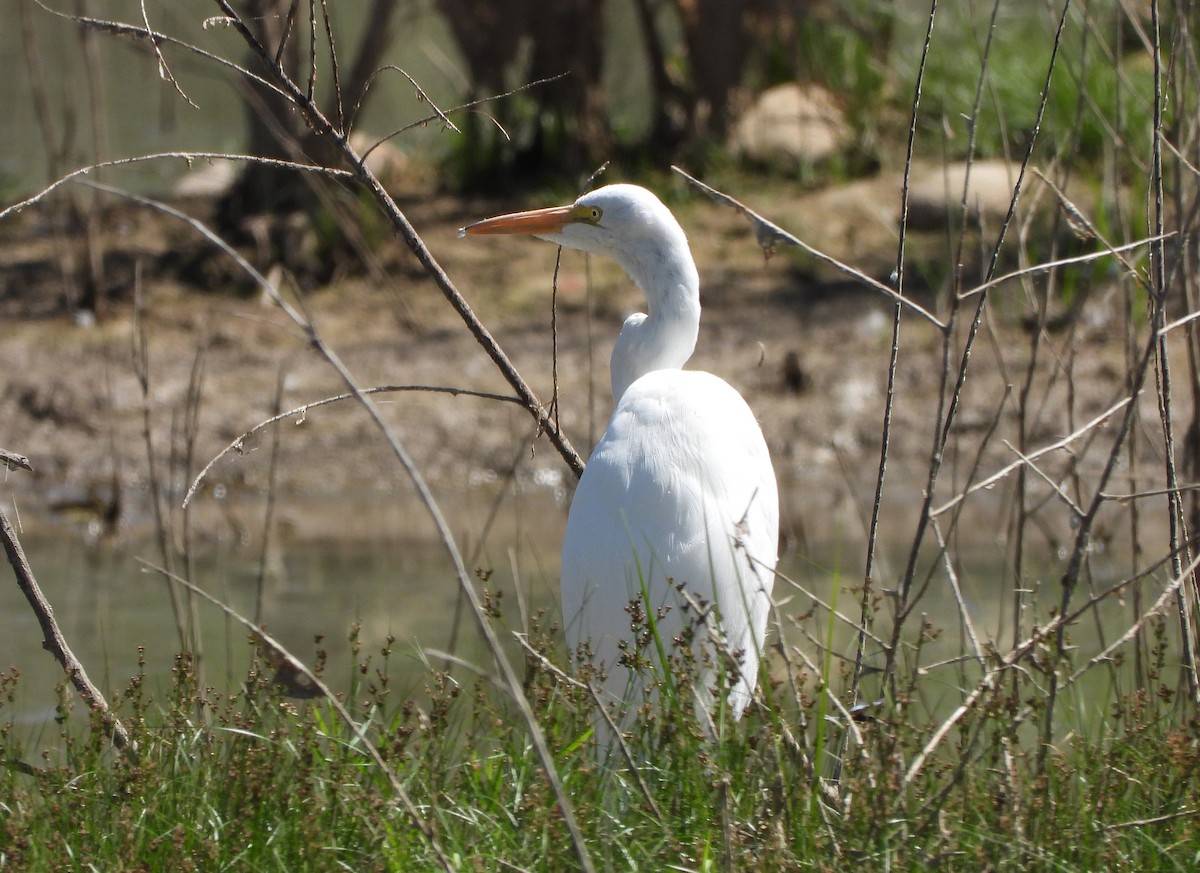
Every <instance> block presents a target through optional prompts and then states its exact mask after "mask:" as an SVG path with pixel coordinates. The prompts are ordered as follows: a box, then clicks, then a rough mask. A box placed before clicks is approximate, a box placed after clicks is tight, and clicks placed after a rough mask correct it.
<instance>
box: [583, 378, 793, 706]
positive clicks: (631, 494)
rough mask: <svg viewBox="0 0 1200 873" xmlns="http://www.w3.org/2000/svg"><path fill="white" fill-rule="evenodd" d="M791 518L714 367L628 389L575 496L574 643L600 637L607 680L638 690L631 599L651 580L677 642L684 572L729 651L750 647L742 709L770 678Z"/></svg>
mask: <svg viewBox="0 0 1200 873" xmlns="http://www.w3.org/2000/svg"><path fill="white" fill-rule="evenodd" d="M778 531H779V498H778V494H777V491H776V484H775V475H774V471H773V469H772V467H771V460H770V457H769V455H768V453H767V446H766V442H765V440H764V439H763V435H762V430H761V429H760V428H759V426H758V422H757V421H756V420H755V418H754V414H753V413H752V412H751V411H750V408H749V407H748V406H747V405H746V402H745V401H744V400H743V399H742V397H741V395H740V394H738V393H737V391H735V390H734V389H733V388H732V387H730V386H729V385H728V384H727V383H726V382H724V381H722V380H721V379H719V378H717V377H716V376H713V375H711V374H709V373H702V372H693V371H684V370H659V371H655V372H652V373H648V374H646V375H645V376H643V377H641V378H640V379H638V380H637V381H636V382H634V383H633V385H631V386H630V388H629V389H628V390H627V391H626V392H625V393H624V395H623V396H622V397H621V400H620V402H619V403H618V405H617V407H616V409H615V410H614V412H613V416H612V419H611V420H610V422H609V426H608V429H607V430H606V431H605V433H604V436H603V438H602V439H601V440H600V443H599V444H598V445H597V446H596V450H595V451H594V452H593V454H592V457H591V459H590V460H589V461H588V465H587V469H586V470H585V471H584V474H583V478H582V479H581V480H580V483H579V488H578V490H577V491H576V493H575V499H574V501H573V503H572V505H571V511H570V516H569V518H568V521H567V532H566V537H565V539H564V541H563V555H562V561H563V567H562V601H563V619H564V623H565V627H566V635H567V641H568V643H569V644H570V646H571V649H572V652H574V651H576V650H577V649H578V647H579V645H580V644H581V643H584V642H587V643H588V644H589V645H590V648H591V651H592V653H593V656H594V661H595V663H597V664H598V665H603V668H604V669H605V670H606V671H607V673H608V679H607V681H606V682H605V683H604V690H605V692H606V693H607V694H608V695H610V696H612V697H615V698H617V699H625V700H628V699H631V689H629V688H628V685H629V679H630V676H629V672H628V671H627V670H625V669H624V668H622V667H621V666H620V665H619V664H618V658H619V656H620V649H619V646H618V643H619V642H620V641H628V640H629V639H630V636H631V633H630V616H629V613H628V607H629V603H630V601H631V600H642V599H643V598H642V594H643V590H644V593H645V595H646V600H647V601H648V605H649V606H650V607H652V608H654V609H655V610H658V609H659V607H664V606H666V607H670V609H669V611H668V612H667V613H666V615H665V617H664V618H663V619H662V620H661V621H660V622H659V625H658V632H659V638H660V639H661V640H662V641H663V643H664V645H665V646H666V647H668V648H670V646H671V641H672V638H673V637H675V636H676V635H677V634H678V633H679V632H680V630H681V629H682V624H683V614H682V613H683V610H682V608H681V606H680V604H681V602H682V598H681V597H680V596H679V595H678V594H677V593H676V591H675V586H676V585H683V586H685V587H686V589H687V590H689V591H690V592H691V593H692V594H693V595H695V596H696V597H697V598H701V599H704V600H707V601H709V602H710V603H711V602H715V603H716V604H717V607H718V609H719V614H720V616H721V629H722V631H723V633H724V636H725V639H726V641H727V643H728V647H729V650H730V651H732V652H740V653H742V658H743V660H742V678H741V680H740V681H739V683H738V685H737V686H736V687H735V688H734V690H733V692H732V693H731V695H730V704H731V706H732V708H733V711H734V714H735V715H738V716H740V715H741V713H742V711H743V710H744V709H745V707H746V705H747V703H748V702H749V700H750V695H751V693H752V692H753V690H754V684H755V682H756V680H757V673H758V661H759V655H760V653H761V651H762V646H763V639H764V636H765V631H766V622H767V614H768V611H769V608H770V592H771V586H772V583H773V582H774V569H775V562H776V557H777V552H776V550H777V541H778ZM647 654H648V655H653V646H651V651H650V652H648V653H647ZM703 678H704V679H705V685H706V686H707V685H711V684H712V682H711V680H712V676H708V677H703ZM632 691H634V693H636V690H632ZM703 692H704V689H700V693H701V698H702V699H703V698H704V696H705V695H704V693H703Z"/></svg>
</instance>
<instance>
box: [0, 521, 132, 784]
mask: <svg viewBox="0 0 1200 873" xmlns="http://www.w3.org/2000/svg"><path fill="white" fill-rule="evenodd" d="M0 540H3V541H4V551H5V552H6V553H7V554H8V563H9V564H11V565H12V568H13V572H14V573H15V574H16V577H17V586H18V587H19V588H20V589H21V593H22V594H24V595H25V599H26V600H27V601H29V606H30V608H32V609H33V614H34V616H36V617H37V620H38V624H39V625H41V627H42V648H44V649H45V650H46V651H48V652H49V653H50V654H52V655H53V656H54V659H55V660H56V661H58V663H59V664H61V665H62V668H63V670H64V671H65V672H66V674H67V678H68V679H70V680H71V684H72V685H74V686H75V690H76V691H78V692H79V693H80V695H81V696H82V697H83V699H84V700H85V701H86V702H87V705H88V707H89V708H90V709H91V710H92V712H94V713H96V714H97V715H98V716H99V717H100V720H101V722H102V723H103V724H104V727H105V729H106V730H107V731H109V732H110V733H109V735H110V736H111V737H112V742H113V745H114V746H116V747H117V748H118V749H120V750H121V751H122V752H124V753H125V754H126V755H128V756H129V757H130V758H131V759H132V760H134V761H136V760H137V746H136V744H134V743H133V742H131V741H130V739H129V732H128V731H126V730H125V725H124V724H122V723H121V720H120V719H119V718H117V717H116V716H115V715H113V713H112V710H110V709H109V706H108V701H106V700H105V699H104V694H103V693H102V692H101V691H100V689H99V688H97V687H96V686H95V684H93V682H92V680H91V679H89V678H88V675H87V671H86V670H84V668H83V664H82V663H80V661H79V659H78V658H77V657H75V653H74V652H73V651H71V646H70V645H69V644H68V643H67V638H66V637H65V636H63V632H62V629H61V628H60V627H59V626H58V622H57V621H55V619H54V610H53V608H51V606H50V601H48V600H47V599H46V595H45V594H43V593H42V589H41V586H39V585H38V583H37V579H36V578H34V575H33V569H32V568H31V567H30V566H29V561H28V560H27V559H26V558H25V550H24V549H22V548H21V541H20V540H19V539H17V532H16V531H15V530H13V527H12V525H11V524H9V521H8V516H6V515H5V514H4V510H3V509H0Z"/></svg>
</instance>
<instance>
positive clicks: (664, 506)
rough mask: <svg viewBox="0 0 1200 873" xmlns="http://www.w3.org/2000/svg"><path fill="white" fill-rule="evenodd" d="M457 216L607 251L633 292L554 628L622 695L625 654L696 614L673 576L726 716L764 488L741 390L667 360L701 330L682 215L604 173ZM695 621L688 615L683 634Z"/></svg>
mask: <svg viewBox="0 0 1200 873" xmlns="http://www.w3.org/2000/svg"><path fill="white" fill-rule="evenodd" d="M463 230H464V231H465V232H466V233H468V234H498V233H505V234H532V235H534V236H536V237H539V238H540V239H545V240H549V241H550V242H554V243H558V244H559V245H561V246H566V247H567V248H571V249H579V250H581V251H585V252H594V253H596V254H601V255H607V256H609V257H611V258H613V259H614V260H615V261H617V263H618V264H620V265H621V266H622V267H623V268H624V269H625V271H626V272H627V273H628V274H629V276H630V277H631V278H632V279H633V281H634V282H635V283H636V284H637V286H638V287H639V288H640V289H641V290H642V293H643V294H645V296H646V303H647V310H648V311H647V312H646V313H636V314H634V315H631V316H629V317H628V318H627V319H626V320H625V324H624V326H623V327H622V328H621V333H620V335H619V336H618V337H617V341H616V345H615V347H614V348H613V352H612V393H613V400H614V401H615V403H616V407H615V409H614V410H613V414H612V418H611V419H610V420H609V423H608V428H607V429H606V430H605V432H604V436H603V437H601V439H600V442H599V443H598V444H597V446H596V448H595V451H594V452H593V453H592V456H591V458H590V459H589V460H588V464H587V468H586V469H585V470H584V473H583V477H582V478H581V479H580V481H579V487H578V489H577V490H576V492H575V498H574V500H573V501H572V503H571V509H570V514H569V516H568V519H567V531H566V536H565V538H564V539H563V547H562V609H563V621H564V627H565V630H566V636H567V642H568V643H569V645H570V647H571V651H572V653H575V654H578V653H579V652H581V651H587V650H589V649H590V652H591V654H592V656H593V658H594V662H595V664H596V665H597V666H598V668H599V672H600V675H601V676H606V678H605V679H604V682H603V692H602V693H603V694H604V696H605V698H606V700H613V699H615V700H617V701H621V702H627V703H630V702H636V701H637V700H638V699H639V698H640V695H641V689H640V688H638V687H637V685H636V681H637V680H636V679H635V676H636V671H633V670H631V666H632V665H633V664H635V663H636V662H637V661H638V660H639V659H640V658H642V657H647V656H648V657H650V658H651V659H652V660H655V661H658V660H659V659H660V658H661V657H662V656H663V655H666V656H667V657H671V654H672V648H673V647H678V646H679V645H680V644H681V642H680V636H681V634H683V632H684V629H685V624H686V623H687V622H688V621H696V620H697V618H696V614H695V611H694V610H692V611H691V612H690V618H686V619H685V613H688V612H689V610H688V609H687V608H685V607H686V595H684V594H683V593H682V592H683V591H687V592H689V593H690V595H691V596H692V601H691V602H692V603H697V602H701V603H708V604H710V605H715V606H716V610H717V612H716V616H718V617H719V633H720V634H721V635H722V636H723V639H724V642H725V647H724V648H725V651H726V652H728V653H732V654H733V655H735V656H736V658H738V659H740V663H739V665H738V668H737V669H736V670H735V671H733V675H734V676H735V677H736V681H734V682H733V683H732V685H731V688H730V693H729V697H728V702H729V712H730V713H731V714H732V715H733V716H734V717H735V718H737V717H740V716H741V714H742V712H743V711H744V710H745V708H746V706H747V704H748V703H749V701H750V697H751V695H752V694H753V691H754V685H755V682H756V681H757V678H758V662H759V656H760V653H761V652H762V648H763V639H764V636H765V633H766V625H767V614H768V611H769V608H770V594H771V586H772V583H773V582H774V571H775V562H776V558H777V540H778V533H779V498H778V493H777V488H776V482H775V473H774V470H773V469H772V466H771V459H770V456H769V454H768V452H767V444H766V441H765V440H764V439H763V434H762V430H761V428H759V426H758V422H757V421H756V420H755V417H754V414H753V413H752V412H751V411H750V407H749V406H747V405H746V401H745V400H743V399H742V397H741V395H740V394H738V392H737V391H736V390H734V389H733V388H732V387H731V386H730V385H729V384H728V383H726V382H725V381H723V380H721V379H719V378H718V377H716V376H714V375H712V374H711V373H703V372H695V371H687V370H683V369H681V368H682V367H683V365H684V364H685V363H687V360H688V358H690V357H691V356H692V351H693V350H694V349H695V346H696V338H697V335H698V333H699V329H700V280H699V276H698V275H697V272H696V265H695V262H694V261H693V260H692V255H691V251H690V250H689V248H688V243H687V238H686V236H685V235H684V232H683V229H682V228H681V227H680V226H679V223H678V222H677V221H676V220H675V217H674V216H673V215H672V214H671V212H670V210H669V209H667V207H666V206H664V205H663V204H662V202H661V201H660V200H659V199H658V198H657V197H655V196H654V195H653V194H652V193H650V192H649V191H647V190H646V189H644V188H640V187H638V186H636V185H609V186H606V187H604V188H599V189H597V190H595V191H591V192H589V193H588V194H585V195H583V196H582V197H580V198H579V199H578V200H576V201H575V202H574V203H573V204H571V205H569V206H559V207H552V208H548V209H535V210H532V211H529V212H518V213H513V214H510V215H501V216H497V217H496V218H489V219H485V220H483V221H479V222H476V223H474V224H472V225H469V226H468V227H466V228H464V229H463ZM639 614H640V615H642V616H644V618H642V620H641V627H640V631H641V634H640V635H641V640H640V642H639V641H637V640H633V639H631V637H634V636H635V633H634V631H633V630H631V616H634V615H639ZM709 620H710V621H711V616H710V619H709ZM706 635H707V632H706V631H705V630H704V629H703V628H700V629H699V633H698V634H697V635H696V638H697V640H698V639H699V638H702V637H704V636H706ZM581 646H582V647H585V648H582V649H581ZM639 646H642V647H644V649H640V648H639ZM708 650H709V652H710V653H711V652H713V647H712V646H709V649H708ZM720 663H721V661H720V657H719V655H714V657H712V658H710V659H708V666H706V667H703V668H701V670H700V675H699V677H698V681H697V685H696V688H695V689H694V690H695V692H696V696H697V701H698V702H699V703H700V704H701V705H702V706H704V707H706V708H710V707H711V704H712V693H711V690H712V689H713V687H714V686H715V684H716V677H717V670H718V669H719V667H718V665H719V664H720ZM629 709H630V710H632V709H634V707H632V706H631V707H629Z"/></svg>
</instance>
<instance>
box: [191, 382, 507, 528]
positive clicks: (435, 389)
mask: <svg viewBox="0 0 1200 873" xmlns="http://www.w3.org/2000/svg"><path fill="white" fill-rule="evenodd" d="M397 391H426V392H430V393H435V394H449V395H451V396H452V397H458V396H460V395H461V396H463V397H479V398H482V399H484V400H496V401H500V402H504V403H515V404H517V405H518V406H520V405H522V404H521V400H520V398H517V397H513V396H512V395H509V394H493V393H491V392H488V391H472V390H470V389H467V388H452V387H448V386H444V385H380V386H377V387H375V388H361V389H359V390H358V391H348V392H345V393H343V394H336V395H334V396H333V397H324V398H322V399H320V400H313V401H310V402H308V403H305V404H303V405H301V406H297V407H296V408H295V409H289V410H288V411H287V412H281V413H279V414H278V415H273V416H271V417H270V418H268V419H266V420H264V421H260V422H259V423H258V424H256V425H254V427H252V428H250V430H248V431H246V432H245V433H243V434H241V435H240V436H237V437H235V438H234V439H233V441H232V442H230V443H229V445H227V446H225V448H223V449H221V451H219V452H217V454H216V455H214V456H213V458H212V460H210V461H209V462H208V463H207V464H205V465H204V469H202V470H201V471H200V472H199V473H198V474H196V478H195V479H193V480H192V484H191V486H190V487H189V488H188V490H187V494H185V495H184V497H183V506H185V507H186V506H187V505H188V503H190V502H191V499H192V497H193V496H194V495H195V493H196V490H197V489H198V488H199V487H200V486H201V485H202V484H204V480H205V479H206V478H207V477H208V474H209V472H210V471H211V470H212V468H213V467H215V466H216V465H217V462H218V461H220V460H221V459H222V458H224V457H225V456H226V455H228V454H229V453H230V452H237V453H238V454H242V453H243V451H244V447H245V442H246V440H248V439H249V438H250V437H252V436H254V435H255V434H256V433H258V432H259V431H260V430H263V429H264V428H267V427H270V426H271V425H273V424H275V423H277V422H280V421H284V420H286V419H289V418H295V417H296V416H300V418H301V419H303V418H304V416H305V415H307V414H308V411H309V410H310V409H317V408H318V407H321V406H328V405H329V404H330V403H341V402H342V401H344V400H354V399H356V398H357V397H358V396H359V395H368V394H387V393H392V392H397Z"/></svg>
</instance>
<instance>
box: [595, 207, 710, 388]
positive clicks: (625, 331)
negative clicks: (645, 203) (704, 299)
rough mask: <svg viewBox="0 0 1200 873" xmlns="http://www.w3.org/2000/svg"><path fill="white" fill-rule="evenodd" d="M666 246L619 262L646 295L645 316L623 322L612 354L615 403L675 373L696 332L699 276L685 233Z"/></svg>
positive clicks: (643, 250)
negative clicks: (641, 383)
mask: <svg viewBox="0 0 1200 873" xmlns="http://www.w3.org/2000/svg"><path fill="white" fill-rule="evenodd" d="M672 236H673V237H674V238H672V239H671V241H670V244H669V245H654V246H644V247H640V248H638V249H633V250H627V251H625V252H622V253H621V254H620V256H618V257H617V261H618V262H619V263H620V264H621V266H622V267H624V268H625V272H627V273H628V274H629V276H630V278H631V279H633V281H634V283H635V284H636V285H637V286H638V287H639V288H640V289H642V293H643V294H644V295H646V308H647V312H646V313H640V312H639V313H636V314H634V315H631V316H629V318H627V319H626V320H625V325H624V326H623V327H622V328H621V333H620V335H619V336H618V337H617V343H616V345H615V346H613V353H612V365H611V370H612V393H613V401H614V402H617V401H619V400H620V399H621V395H623V394H624V393H625V389H627V388H628V387H629V386H630V385H632V384H633V383H634V382H635V381H636V380H637V379H639V378H640V377H642V376H644V375H646V374H647V373H650V372H653V371H654V370H678V369H680V368H681V367H683V365H684V364H686V363H687V361H688V358H690V357H691V356H692V352H693V351H694V350H695V348H696V337H697V335H698V334H699V332H700V277H699V275H698V274H697V273H696V263H695V261H693V260H692V253H691V251H690V250H689V249H688V244H687V238H686V237H685V236H684V235H683V231H682V230H679V232H678V234H677V235H672Z"/></svg>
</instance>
